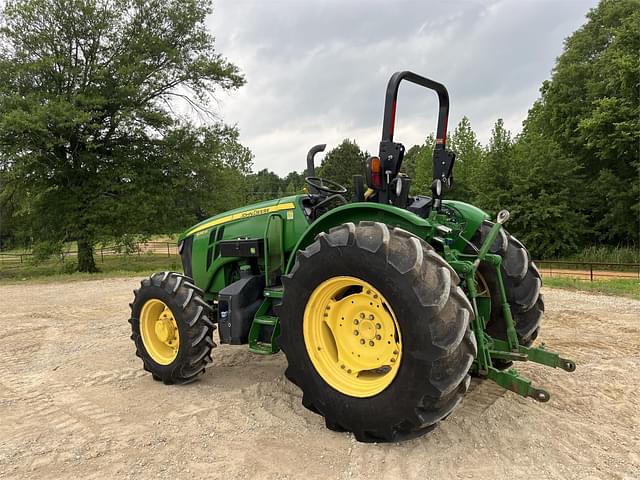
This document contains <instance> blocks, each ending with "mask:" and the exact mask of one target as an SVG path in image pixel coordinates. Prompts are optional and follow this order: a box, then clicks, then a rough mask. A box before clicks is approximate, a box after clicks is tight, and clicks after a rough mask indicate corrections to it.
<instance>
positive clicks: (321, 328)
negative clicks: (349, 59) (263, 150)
mask: <svg viewBox="0 0 640 480" xmlns="http://www.w3.org/2000/svg"><path fill="white" fill-rule="evenodd" d="M402 81H407V82H412V83H415V84H417V85H420V86H422V87H425V88H427V89H431V90H433V91H435V92H436V93H437V95H438V100H439V112H438V123H437V130H436V132H437V135H436V145H435V148H434V151H433V183H432V185H431V193H432V195H431V196H410V195H409V190H410V185H411V179H410V178H409V177H407V176H406V175H404V174H402V173H400V167H401V165H402V159H403V155H404V152H405V149H404V146H403V145H402V144H401V143H397V142H395V141H394V138H393V130H394V124H395V113H396V98H397V94H398V87H399V85H400V83H401V82H402ZM448 114H449V95H448V93H447V89H446V88H445V87H444V85H442V84H440V83H438V82H435V81H433V80H429V79H427V78H425V77H422V76H420V75H417V74H415V73H412V72H407V71H404V72H398V73H395V74H394V75H393V76H392V77H391V79H390V80H389V83H388V86H387V91H386V97H385V105H384V119H383V126H382V141H381V142H380V149H379V153H378V155H377V156H374V157H371V158H369V159H368V160H367V163H366V171H365V172H363V173H364V175H363V176H356V177H354V185H353V191H354V194H353V198H349V199H347V198H346V197H345V195H346V192H347V189H346V188H345V187H344V186H342V185H339V184H337V183H335V182H333V181H330V180H328V179H323V178H319V177H317V176H316V175H315V169H314V155H315V154H316V153H318V152H320V151H322V150H323V149H324V145H318V146H316V147H314V148H312V149H311V151H310V152H309V155H308V157H307V175H308V176H307V177H306V179H305V181H306V183H307V185H308V186H307V193H306V194H302V195H294V196H289V197H285V198H280V199H276V200H270V201H266V202H262V203H258V204H255V205H250V206H247V207H244V208H239V209H236V210H231V211H228V212H226V213H222V214H220V215H216V216H214V217H211V218H209V219H208V220H205V221H203V222H201V223H199V224H197V225H195V226H194V227H192V228H190V229H189V230H187V231H186V232H184V233H183V234H182V235H181V236H180V239H179V252H180V255H181V258H182V264H183V268H184V273H177V272H162V273H156V274H154V275H152V276H151V277H150V278H146V279H144V280H143V281H142V285H141V287H140V289H138V290H136V291H135V298H134V300H133V303H132V304H131V319H130V323H131V328H132V336H131V338H132V339H133V341H134V342H135V346H136V354H137V355H138V356H139V357H141V358H142V361H143V366H144V369H145V370H147V371H149V372H151V375H152V376H153V378H154V379H155V380H158V381H161V382H164V383H165V384H169V385H170V384H183V383H188V382H191V381H193V380H195V379H196V378H197V377H198V376H199V375H200V374H201V373H203V372H204V371H205V367H206V365H207V364H208V363H209V362H211V360H212V359H211V354H212V349H213V348H214V347H215V346H216V344H215V343H214V339H213V333H214V330H215V329H216V325H217V329H218V332H219V341H220V343H226V344H232V345H244V344H248V348H249V350H250V351H251V352H254V353H256V354H261V355H272V354H275V353H277V352H278V351H279V350H282V351H283V352H284V354H285V355H286V358H287V361H288V367H287V369H286V372H285V375H286V377H287V378H288V379H289V380H291V381H292V382H293V383H294V384H296V385H297V386H298V387H299V388H300V389H301V390H302V394H303V397H302V403H303V405H304V406H305V407H306V408H308V409H309V410H311V411H313V412H315V413H317V414H319V415H322V416H323V417H324V419H325V422H326V425H327V427H328V428H330V429H331V430H336V431H349V432H353V433H354V435H355V437H356V438H357V439H358V440H360V441H363V442H380V441H400V440H404V439H409V438H415V437H418V436H420V435H423V434H424V433H426V432H428V431H430V430H431V429H433V428H434V426H435V425H436V424H437V423H438V422H439V421H440V420H443V419H444V418H446V417H447V416H448V415H449V414H451V412H452V411H453V410H454V408H455V407H456V406H457V405H458V404H459V403H460V402H461V401H462V398H463V396H464V395H465V393H466V391H467V389H468V387H469V382H470V377H471V376H477V377H480V378H482V379H490V380H493V381H494V382H496V383H498V384H499V385H501V386H502V387H504V388H507V389H509V390H511V391H513V392H515V393H517V394H519V395H522V396H525V397H531V398H533V399H534V400H536V401H539V402H546V401H548V400H549V394H548V393H547V392H546V391H545V390H542V389H539V388H536V387H534V386H533V385H532V384H531V381H530V380H528V379H526V378H523V377H522V376H520V375H519V374H518V372H517V371H516V370H514V369H513V368H512V365H513V363H514V362H519V361H529V362H535V363H539V364H542V365H546V366H550V367H554V368H556V367H559V368H562V369H564V370H566V371H568V372H572V371H574V370H575V363H574V362H573V361H571V360H568V359H564V358H560V356H559V355H558V354H557V353H553V352H550V351H548V350H546V349H545V348H544V346H538V347H534V346H533V342H534V340H535V339H536V337H537V336H538V332H539V328H540V322H541V320H542V315H543V312H544V303H543V299H542V295H540V285H541V281H540V274H539V273H538V270H537V269H536V266H535V265H534V263H533V262H532V261H531V256H530V255H529V252H528V251H527V249H526V248H525V247H524V246H523V245H522V244H521V243H520V242H519V241H518V240H516V239H515V238H514V237H513V236H511V235H509V233H508V232H507V231H506V230H505V229H504V224H505V222H506V221H507V220H508V218H509V213H508V212H506V211H504V210H503V211H501V212H500V213H499V214H498V215H497V218H496V220H495V221H491V219H490V217H489V215H487V214H486V213H485V212H483V211H482V210H480V209H478V208H476V207H474V206H472V205H469V204H466V203H462V202H458V201H454V200H444V199H443V198H442V195H443V193H444V192H446V191H447V190H449V189H450V187H451V185H452V182H453V176H452V170H453V165H454V161H455V155H454V154H453V153H451V152H449V151H447V150H446V148H445V146H446V139H447V137H446V135H447V118H448Z"/></svg>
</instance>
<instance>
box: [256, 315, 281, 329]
mask: <svg viewBox="0 0 640 480" xmlns="http://www.w3.org/2000/svg"><path fill="white" fill-rule="evenodd" d="M253 322H254V323H258V324H260V325H271V326H272V327H275V326H276V325H277V324H278V317H272V316H269V315H265V316H264V317H255V318H254V319H253Z"/></svg>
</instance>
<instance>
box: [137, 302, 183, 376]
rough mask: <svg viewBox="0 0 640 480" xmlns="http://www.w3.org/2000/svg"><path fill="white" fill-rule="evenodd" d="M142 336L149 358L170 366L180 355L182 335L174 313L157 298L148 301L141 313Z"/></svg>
mask: <svg viewBox="0 0 640 480" xmlns="http://www.w3.org/2000/svg"><path fill="white" fill-rule="evenodd" d="M140 336H141V337H142V343H143V344H144V348H145V349H146V350H147V353H148V354H149V356H150V357H151V358H152V359H153V361H154V362H156V363H158V364H160V365H169V364H170V363H171V362H173V361H174V360H175V359H176V356H177V355H178V347H179V346H180V333H179V332H178V324H177V323H176V319H175V317H174V316H173V312H172V311H171V309H170V308H169V307H167V305H166V304H165V303H164V302H163V301H162V300H158V299H157V298H152V299H151V300H147V302H146V303H145V304H144V305H143V306H142V310H141V312H140Z"/></svg>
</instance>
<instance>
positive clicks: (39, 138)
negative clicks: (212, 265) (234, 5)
mask: <svg viewBox="0 0 640 480" xmlns="http://www.w3.org/2000/svg"><path fill="white" fill-rule="evenodd" d="M210 12H211V2H210V0H168V1H165V0H150V1H147V0H57V1H52V0H9V1H7V2H6V3H5V5H4V8H3V11H2V15H3V17H4V22H3V26H2V28H1V29H0V111H2V116H1V117H0V151H2V152H3V154H4V156H5V158H10V159H11V161H12V167H11V169H12V171H13V174H14V178H15V181H16V182H18V183H19V184H20V185H21V187H22V188H24V189H25V190H26V191H27V192H28V195H29V197H30V198H31V199H32V200H33V201H32V203H31V205H30V216H31V218H34V219H37V221H34V222H32V225H33V230H32V234H33V236H34V237H35V238H36V239H37V240H43V241H60V240H65V241H70V240H75V241H77V244H78V252H79V253H78V268H79V270H82V271H94V270H95V269H96V267H95V263H94V259H93V245H94V243H95V241H96V239H98V238H100V237H101V236H103V235H112V234H114V233H115V232H116V231H117V230H118V229H121V228H124V227H125V226H126V227H128V228H139V226H140V225H139V220H140V217H141V216H142V215H141V214H137V213H136V212H138V211H139V210H140V209H141V206H142V205H154V204H164V202H165V200H166V199H167V197H172V199H173V200H174V202H173V203H175V202H176V201H177V200H179V197H180V196H181V195H183V194H184V192H183V191H175V190H171V189H164V188H161V187H160V186H159V184H153V183H152V182H150V181H149V180H151V179H167V178H172V177H173V174H174V171H175V170H176V169H178V171H179V172H180V173H181V174H183V180H185V181H186V179H187V178H190V179H191V180H192V181H193V183H198V182H201V181H202V178H199V175H198V173H197V172H198V169H193V170H192V173H191V174H187V175H186V176H184V172H185V167H186V166H185V165H184V164H180V163H179V162H177V161H174V162H172V161H167V160H166V157H165V160H163V161H162V162H161V163H162V165H159V163H158V162H159V159H160V158H161V157H160V154H161V153H163V152H164V153H165V154H168V147H169V146H170V145H174V143H172V142H178V144H179V146H180V148H183V149H186V150H184V151H182V152H181V154H180V155H179V157H180V159H181V160H182V161H183V162H184V161H189V160H190V159H194V158H200V159H201V160H202V158H203V156H202V154H201V153H202V152H203V151H205V152H206V151H210V148H211V147H212V145H213V144H212V141H211V138H212V136H215V135H217V134H218V133H220V131H221V127H216V126H212V127H207V128H205V130H198V131H196V130H194V129H193V128H194V127H192V126H191V125H190V124H188V123H185V122H184V121H181V119H180V117H179V116H178V115H176V114H175V113H174V111H176V110H180V109H181V108H182V109H183V108H184V107H183V105H189V106H190V107H191V108H193V109H194V110H195V111H196V112H198V114H199V115H200V117H201V119H202V120H203V121H204V122H205V123H206V120H207V119H208V118H211V112H210V109H209V108H210V107H209V105H210V102H211V100H212V98H213V97H212V94H213V93H215V92H216V91H220V90H229V89H233V88H237V87H239V86H240V85H242V84H243V82H244V80H243V77H242V76H241V75H240V74H239V72H238V69H237V68H236V67H235V66H234V65H233V64H231V63H229V62H228V61H227V60H225V59H224V58H223V57H222V56H221V55H220V54H219V53H217V52H216V51H215V45H214V39H213V37H212V36H211V35H210V34H209V33H208V32H207V30H206V27H205V19H206V16H207V15H208V14H209V13H210ZM208 123H209V124H211V122H208ZM227 139H229V137H227ZM231 143H234V144H235V143H237V142H236V141H235V139H231ZM174 146H175V145H174ZM198 148H200V149H201V150H200V153H198V152H197V151H196V150H197V149H198ZM229 148H231V147H229ZM227 150H228V148H227ZM218 151H219V152H221V155H222V154H223V151H224V148H219V149H218ZM223 156H224V155H223ZM227 160H228V159H227ZM244 161H245V160H243V162H244ZM224 162H225V160H224V159H223V160H221V164H224ZM214 163H215V162H214ZM211 168H215V165H212V166H211ZM230 168H233V167H231V166H230ZM187 169H188V168H187ZM166 183H167V182H164V183H163V182H161V183H160V185H163V184H166ZM187 183H189V184H190V182H187ZM185 188H186V187H185ZM169 203H171V202H169ZM143 208H144V209H145V210H146V215H145V218H146V223H149V222H151V221H153V219H154V218H156V216H155V215H153V214H152V212H155V211H156V209H153V208H149V207H143ZM159 217H160V218H166V217H163V216H162V215H160V216H159ZM156 226H158V225H156Z"/></svg>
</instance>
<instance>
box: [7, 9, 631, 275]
mask: <svg viewBox="0 0 640 480" xmlns="http://www.w3.org/2000/svg"><path fill="white" fill-rule="evenodd" d="M211 12H212V9H211V1H210V0H174V1H165V0H119V1H117V2H115V1H113V0H63V1H56V2H51V1H50V0H8V1H7V2H5V4H4V7H3V9H2V18H3V22H2V24H1V25H0V248H12V247H19V246H23V247H25V246H26V247H29V248H32V249H33V250H34V251H35V252H37V253H40V254H41V255H42V256H46V255H48V254H51V253H55V252H56V251H60V249H62V248H63V247H64V244H65V242H77V245H78V249H79V252H80V254H79V265H78V268H79V270H81V271H94V270H95V269H96V266H95V262H94V261H93V247H94V245H95V244H96V242H103V241H106V240H110V239H111V240H113V239H117V238H121V237H122V236H123V235H127V234H131V233H137V234H155V233H164V232H176V231H180V230H181V229H184V228H187V227H188V226H190V225H192V224H194V223H196V222H198V221H200V220H203V219H205V218H207V217H208V216H209V215H212V214H215V213H218V212H221V211H225V210H228V209H230V208H234V207H239V206H242V205H245V204H248V203H252V202H257V201H261V200H265V199H269V198H276V197H280V196H285V195H288V194H296V193H301V192H303V188H304V176H305V174H304V172H291V173H289V174H287V175H286V176H283V177H281V176H278V175H277V174H275V173H273V172H271V171H269V170H266V169H264V170H260V171H257V172H254V171H253V155H252V153H251V151H250V150H249V149H248V148H246V147H245V146H243V145H242V144H241V143H240V141H239V136H238V130H237V128H236V127H231V126H228V125H225V124H224V123H223V122H222V121H221V120H220V119H219V118H218V117H217V116H216V115H215V113H214V112H213V111H212V107H211V105H212V102H213V101H214V99H215V95H216V94H217V93H219V92H221V91H224V90H232V89H236V88H239V87H240V86H242V85H243V83H244V82H245V78H244V76H243V75H242V74H241V73H240V71H239V70H238V68H237V67H236V66H235V65H233V64H232V63H231V62H229V61H228V60H227V59H226V58H224V57H223V56H222V55H221V54H220V53H219V52H217V50H216V48H215V41H214V38H213V37H212V36H211V34H210V33H209V32H208V31H207V29H206V27H205V19H206V17H207V15H210V14H211ZM638 25H640V8H639V4H638V2H637V1H634V0H603V1H601V3H600V4H599V5H598V6H597V7H596V8H594V9H593V10H591V11H590V12H589V13H588V15H587V22H586V23H585V24H584V25H583V26H582V27H580V28H579V29H578V30H577V31H576V32H574V33H573V34H572V35H571V36H570V37H569V38H567V39H566V41H565V46H564V51H563V53H562V54H561V56H560V57H559V58H558V59H557V62H556V65H555V67H554V70H553V72H552V75H551V78H550V79H549V80H548V81H546V82H544V84H543V85H542V87H541V90H540V92H541V94H540V98H539V99H538V100H537V101H536V102H535V103H534V105H533V106H532V107H531V109H530V110H529V113H528V116H527V118H526V120H525V122H524V124H523V129H522V132H521V133H519V134H517V135H515V136H514V135H512V134H511V133H510V132H509V131H507V130H506V128H505V126H504V123H503V122H502V120H498V121H497V122H496V123H495V125H494V128H493V131H492V134H491V138H490V140H489V142H488V144H486V145H482V144H481V143H480V142H479V141H478V138H477V136H476V134H475V132H474V131H473V129H472V126H471V122H470V121H469V119H468V118H466V117H464V118H463V119H462V120H461V121H460V123H459V124H458V125H457V127H456V128H455V129H454V131H453V132H450V135H449V139H448V146H449V148H451V149H452V150H453V151H455V152H456V156H457V160H456V166H455V169H454V186H453V189H452V190H451V192H449V193H448V194H447V197H448V198H452V199H458V200H462V201H466V202H469V203H472V204H475V205H477V206H479V207H480V208H483V209H485V210H486V211H488V212H489V213H491V214H495V213H496V212H497V211H498V210H500V209H502V208H506V209H508V210H509V211H511V213H512V220H511V221H510V222H509V229H510V230H511V231H512V232H513V233H514V234H515V235H517V236H518V237H519V238H520V239H521V240H523V242H525V243H526V245H527V246H528V247H529V248H530V250H531V251H532V252H533V254H534V255H535V256H536V257H544V258H549V257H554V256H565V255H570V254H571V253H573V252H575V251H577V250H579V249H581V248H584V247H586V246H589V245H594V244H606V245H611V246H637V245H639V232H640V201H639V199H640V181H639V172H640V152H639V145H640V121H639V119H640V98H639V92H640V88H639V80H638V79H639V78H640V60H639V57H638V54H637V52H638V51H640V29H639V28H638ZM505 101H508V99H505ZM185 112H187V113H185ZM433 142H434V139H433V136H432V135H430V136H428V137H427V138H425V141H424V142H423V143H422V144H420V145H415V146H412V147H411V148H409V149H408V150H407V152H406V155H405V160H404V165H403V170H404V171H405V173H407V174H408V175H409V176H410V177H411V178H412V179H413V181H412V192H413V194H427V195H428V194H429V186H430V184H431V168H432V166H431V153H432V150H433ZM368 155H369V154H368V152H366V151H363V150H362V149H361V148H360V147H359V146H358V145H357V143H356V142H355V141H354V140H349V139H347V140H345V141H343V142H342V143H341V144H340V145H339V146H337V147H336V148H334V149H333V150H331V151H329V152H328V153H327V154H326V155H325V157H324V159H323V161H322V163H321V165H320V166H319V167H318V169H317V172H316V174H317V175H319V176H323V177H326V178H329V179H332V180H334V181H337V182H338V183H341V184H343V185H345V186H346V187H348V188H350V187H351V182H352V180H351V179H352V176H353V175H354V174H362V173H363V172H364V168H365V167H364V165H365V161H366V158H367V156H368Z"/></svg>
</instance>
